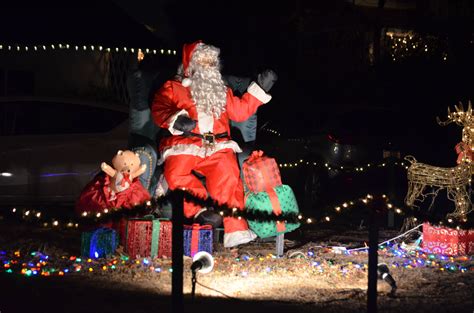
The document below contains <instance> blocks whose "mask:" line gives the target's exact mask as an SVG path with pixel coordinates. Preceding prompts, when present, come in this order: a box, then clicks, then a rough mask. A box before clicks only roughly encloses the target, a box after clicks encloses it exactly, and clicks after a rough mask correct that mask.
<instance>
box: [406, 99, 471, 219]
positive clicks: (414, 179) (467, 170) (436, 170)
mask: <svg viewBox="0 0 474 313" xmlns="http://www.w3.org/2000/svg"><path fill="white" fill-rule="evenodd" d="M454 107H455V109H456V112H451V111H450V109H449V107H448V119H447V120H446V121H444V122H443V121H441V120H440V119H439V118H437V121H438V124H439V125H441V126H445V125H448V124H450V123H453V122H454V123H456V124H457V125H460V126H462V127H463V130H462V142H461V143H459V144H458V145H457V146H456V151H457V152H458V153H459V157H458V165H457V166H455V167H448V168H446V167H437V166H433V165H428V164H424V163H419V162H417V160H416V159H415V158H414V157H413V156H406V157H405V160H408V161H409V162H410V163H411V165H410V167H409V168H408V192H407V195H406V197H405V203H406V204H407V205H408V206H410V207H417V206H416V205H415V201H421V202H422V201H424V200H425V199H426V197H428V196H432V202H431V204H430V208H431V206H432V205H433V203H434V201H435V198H436V196H437V195H438V193H439V191H440V190H443V189H446V192H447V196H448V199H449V200H451V201H453V202H454V203H455V210H454V211H453V212H451V213H449V214H448V215H447V216H446V217H447V218H448V221H449V220H451V221H452V220H454V219H456V220H460V221H463V222H466V221H467V215H468V214H469V213H470V212H471V211H472V203H471V197H470V188H468V187H470V185H471V174H472V171H471V169H472V149H473V146H472V132H473V131H474V117H473V115H472V107H471V102H469V105H468V109H467V110H466V111H464V108H463V105H462V103H460V107H458V106H456V105H455V106H454ZM461 153H462V154H461ZM428 186H429V187H432V188H433V189H432V191H429V192H428V191H426V187H428Z"/></svg>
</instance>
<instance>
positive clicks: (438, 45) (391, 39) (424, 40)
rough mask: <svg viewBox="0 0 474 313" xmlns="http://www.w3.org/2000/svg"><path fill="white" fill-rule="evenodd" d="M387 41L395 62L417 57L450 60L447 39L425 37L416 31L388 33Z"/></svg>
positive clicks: (386, 35) (386, 34)
mask: <svg viewBox="0 0 474 313" xmlns="http://www.w3.org/2000/svg"><path fill="white" fill-rule="evenodd" d="M385 41H386V46H387V48H388V51H389V55H390V58H391V60H392V61H393V62H396V61H401V60H406V59H408V58H411V57H417V56H422V57H432V58H435V59H439V60H443V61H447V60H448V43H447V40H446V39H442V38H438V37H436V36H432V35H425V36H423V35H421V34H418V33H416V32H414V31H407V32H404V31H387V32H386V33H385Z"/></svg>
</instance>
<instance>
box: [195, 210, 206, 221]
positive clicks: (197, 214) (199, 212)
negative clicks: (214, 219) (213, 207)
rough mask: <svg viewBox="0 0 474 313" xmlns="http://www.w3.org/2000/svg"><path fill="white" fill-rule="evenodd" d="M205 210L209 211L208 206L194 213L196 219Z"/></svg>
mask: <svg viewBox="0 0 474 313" xmlns="http://www.w3.org/2000/svg"><path fill="white" fill-rule="evenodd" d="M204 211H207V208H202V209H200V210H199V211H198V212H197V213H196V214H194V219H196V218H197V217H198V216H199V214H201V213H202V212H204Z"/></svg>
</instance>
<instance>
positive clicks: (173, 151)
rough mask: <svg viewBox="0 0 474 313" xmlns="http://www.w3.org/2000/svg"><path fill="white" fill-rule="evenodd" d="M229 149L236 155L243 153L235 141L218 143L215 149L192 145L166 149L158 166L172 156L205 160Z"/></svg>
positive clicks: (180, 145)
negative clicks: (187, 156) (185, 155)
mask: <svg viewBox="0 0 474 313" xmlns="http://www.w3.org/2000/svg"><path fill="white" fill-rule="evenodd" d="M227 148H230V149H232V150H234V152H235V153H240V152H242V149H240V147H239V145H238V144H237V143H236V142H235V141H233V140H229V141H222V142H218V143H216V145H215V146H214V149H210V148H205V147H200V146H197V145H190V144H187V145H186V144H178V145H175V146H172V147H169V148H168V149H165V150H164V151H163V153H162V154H161V158H160V159H159V160H158V165H161V164H163V163H164V162H165V160H166V158H167V157H169V156H171V155H181V154H187V155H195V156H198V157H201V158H205V157H207V156H210V155H212V154H214V153H215V152H217V151H219V150H222V149H227Z"/></svg>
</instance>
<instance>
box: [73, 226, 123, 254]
mask: <svg viewBox="0 0 474 313" xmlns="http://www.w3.org/2000/svg"><path fill="white" fill-rule="evenodd" d="M117 245H118V238H117V233H116V232H115V230H113V229H110V228H103V227H101V228H98V229H96V230H94V231H88V232H83V233H82V234H81V255H82V256H84V257H89V258H104V257H107V256H109V255H112V254H114V253H115V249H117Z"/></svg>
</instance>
